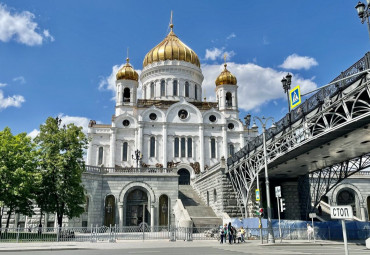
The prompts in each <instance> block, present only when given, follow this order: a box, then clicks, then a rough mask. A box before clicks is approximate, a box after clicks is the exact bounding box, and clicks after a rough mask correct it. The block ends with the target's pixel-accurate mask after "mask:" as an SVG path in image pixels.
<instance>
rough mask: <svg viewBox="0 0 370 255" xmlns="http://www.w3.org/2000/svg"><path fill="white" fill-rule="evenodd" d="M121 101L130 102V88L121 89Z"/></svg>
mask: <svg viewBox="0 0 370 255" xmlns="http://www.w3.org/2000/svg"><path fill="white" fill-rule="evenodd" d="M123 102H124V103H129V102H130V89H129V88H125V89H124V90H123Z"/></svg>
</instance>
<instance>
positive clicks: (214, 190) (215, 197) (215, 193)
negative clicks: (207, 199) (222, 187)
mask: <svg viewBox="0 0 370 255" xmlns="http://www.w3.org/2000/svg"><path fill="white" fill-rule="evenodd" d="M216 201H217V192H216V189H213V202H214V203H216Z"/></svg>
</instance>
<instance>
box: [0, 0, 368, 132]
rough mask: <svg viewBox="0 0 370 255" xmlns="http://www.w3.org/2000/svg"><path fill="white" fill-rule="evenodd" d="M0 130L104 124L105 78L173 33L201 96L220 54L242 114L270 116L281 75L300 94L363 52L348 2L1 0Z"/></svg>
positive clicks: (110, 109)
mask: <svg viewBox="0 0 370 255" xmlns="http://www.w3.org/2000/svg"><path fill="white" fill-rule="evenodd" d="M0 4H1V5H0V129H1V130H2V129H4V127H6V126H9V127H10V128H11V129H12V131H13V133H19V132H27V133H31V132H32V131H33V133H32V134H35V132H36V131H34V130H37V129H38V128H39V125H40V124H41V123H43V122H44V121H45V120H46V118H47V117H48V116H53V117H55V116H58V115H61V116H62V118H63V120H64V121H65V122H66V123H67V122H75V123H76V124H79V125H84V126H85V128H86V125H87V123H88V120H89V119H95V120H97V121H100V122H102V123H110V120H111V116H112V114H113V113H114V101H113V100H112V97H113V95H114V93H113V90H114V86H113V83H112V82H113V81H114V79H113V76H114V75H115V70H117V69H118V68H119V66H120V65H122V64H123V63H124V60H125V58H126V48H127V47H129V48H130V62H131V63H132V65H133V66H134V68H135V69H138V70H140V69H141V68H142V61H143V59H144V56H145V54H146V53H147V52H148V51H149V50H150V49H151V48H153V47H154V46H155V45H156V44H158V43H159V42H160V41H162V40H163V38H164V37H165V36H166V34H167V33H168V31H169V30H168V24H169V19H170V11H171V10H173V13H174V18H173V21H174V32H175V33H176V34H177V35H178V36H179V37H180V39H181V40H182V41H183V42H185V43H186V44H187V45H189V46H190V47H191V48H192V49H193V50H194V51H195V52H196V53H197V54H198V56H199V58H200V59H201V65H202V69H203V74H204V76H205V81H204V83H203V87H204V88H205V90H203V92H205V94H206V95H207V100H213V99H214V97H215V96H214V93H215V92H214V88H215V85H214V80H215V79H216V77H217V75H218V74H219V73H220V71H221V70H222V63H223V54H224V53H225V52H227V53H228V55H229V59H228V69H229V70H230V71H231V72H232V73H233V74H234V75H235V76H236V77H237V79H238V85H239V106H240V110H241V111H240V118H241V119H242V118H243V117H244V116H245V114H246V113H247V112H250V113H251V114H252V115H258V116H262V115H265V116H273V117H274V118H275V120H279V119H280V118H281V117H282V116H284V115H285V114H286V112H287V102H286V96H285V95H284V93H283V89H282V87H281V83H280V80H281V79H282V77H283V76H284V75H285V74H287V72H290V73H293V84H292V86H295V85H298V84H299V85H301V86H302V88H301V89H302V92H303V93H304V92H307V91H308V90H311V89H314V88H316V87H320V86H322V85H324V84H326V83H328V82H330V81H331V80H332V79H333V78H335V77H336V76H337V75H339V74H340V72H341V71H343V70H345V69H346V68H347V67H349V66H350V65H352V64H353V63H355V62H356V61H357V60H358V59H360V58H361V57H362V56H363V55H364V54H365V53H366V51H368V50H369V46H370V41H369V35H368V32H367V28H366V26H365V25H362V24H361V23H360V20H359V18H358V17H357V13H356V10H355V8H354V6H355V5H356V4H357V1H355V0H351V1H348V0H347V1H344V0H342V1H336V2H335V4H334V2H332V1H318V0H312V1H297V0H290V1H288V0H280V1H264V0H260V1H199V0H196V1H186V2H185V1H162V0H158V1H138V0H137V1H122V0H121V1H108V0H105V1H87V0H86V1H82V0H80V1H69V0H64V1H52V0H50V1H46V0H45V1H30V0H13V1H1V0H0Z"/></svg>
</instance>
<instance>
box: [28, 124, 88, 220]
mask: <svg viewBox="0 0 370 255" xmlns="http://www.w3.org/2000/svg"><path fill="white" fill-rule="evenodd" d="M35 142H36V143H37V144H38V146H39V148H40V154H41V156H40V158H41V160H40V166H41V176H42V179H41V184H40V187H39V191H40V192H39V194H38V196H37V198H36V201H37V204H38V205H39V207H40V208H41V210H42V211H44V212H48V213H57V219H58V225H59V226H60V227H61V226H62V220H63V217H64V216H67V217H68V218H69V219H71V218H73V217H78V216H80V215H81V214H82V213H83V212H84V207H83V206H82V205H83V204H84V203H85V195H84V187H83V186H82V180H81V176H82V173H83V172H84V171H85V162H84V160H83V154H84V149H86V148H87V143H88V139H87V138H86V136H85V134H84V133H83V132H82V128H81V127H77V126H75V125H74V124H68V125H67V126H65V125H63V126H61V119H59V118H55V119H54V118H52V117H49V118H48V119H47V120H46V123H45V124H43V125H41V126H40V133H39V135H38V136H37V137H36V138H35Z"/></svg>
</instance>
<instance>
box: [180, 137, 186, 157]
mask: <svg viewBox="0 0 370 255" xmlns="http://www.w3.org/2000/svg"><path fill="white" fill-rule="evenodd" d="M185 146H186V145H185V137H182V138H181V157H183V158H184V157H185Z"/></svg>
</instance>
